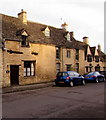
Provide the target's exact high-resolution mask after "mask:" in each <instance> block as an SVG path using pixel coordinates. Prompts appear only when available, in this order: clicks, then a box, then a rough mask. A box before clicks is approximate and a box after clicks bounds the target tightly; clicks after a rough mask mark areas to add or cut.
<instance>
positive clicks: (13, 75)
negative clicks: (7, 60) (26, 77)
mask: <svg viewBox="0 0 106 120" xmlns="http://www.w3.org/2000/svg"><path fill="white" fill-rule="evenodd" d="M10 81H11V85H19V65H10Z"/></svg>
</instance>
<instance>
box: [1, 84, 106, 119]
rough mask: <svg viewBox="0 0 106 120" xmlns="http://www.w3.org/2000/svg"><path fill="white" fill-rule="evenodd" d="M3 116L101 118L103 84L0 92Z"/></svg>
mask: <svg viewBox="0 0 106 120" xmlns="http://www.w3.org/2000/svg"><path fill="white" fill-rule="evenodd" d="M2 106H3V118H104V83H103V82H101V83H88V84H86V85H79V86H75V87H64V86H60V87H57V86H53V87H47V88H42V89H35V90H28V91H23V92H22V91H21V92H14V93H8V94H3V104H2Z"/></svg>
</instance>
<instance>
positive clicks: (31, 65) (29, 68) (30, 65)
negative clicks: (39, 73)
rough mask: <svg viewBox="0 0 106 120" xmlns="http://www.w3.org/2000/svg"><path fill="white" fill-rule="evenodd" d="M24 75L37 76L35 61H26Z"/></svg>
mask: <svg viewBox="0 0 106 120" xmlns="http://www.w3.org/2000/svg"><path fill="white" fill-rule="evenodd" d="M24 76H35V62H32V61H24Z"/></svg>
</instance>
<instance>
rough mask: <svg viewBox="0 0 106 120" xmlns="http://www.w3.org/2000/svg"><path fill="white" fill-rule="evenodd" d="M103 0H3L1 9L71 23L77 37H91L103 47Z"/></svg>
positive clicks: (38, 19) (40, 19) (92, 42)
mask: <svg viewBox="0 0 106 120" xmlns="http://www.w3.org/2000/svg"><path fill="white" fill-rule="evenodd" d="M104 2H105V1H104V0H0V5H1V6H0V13H2V14H6V15H9V16H14V17H17V14H18V13H19V12H20V11H21V9H23V10H25V11H26V12H27V19H28V20H30V21H33V22H38V23H42V24H46V25H50V26H53V27H56V28H61V24H63V23H64V22H66V23H67V24H68V31H70V32H71V31H73V32H74V37H75V39H76V40H79V41H83V39H82V38H83V37H84V36H86V37H88V38H89V44H90V46H96V47H97V46H98V44H100V45H101V48H102V51H105V50H104V49H105V47H104Z"/></svg>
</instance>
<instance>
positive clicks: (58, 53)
mask: <svg viewBox="0 0 106 120" xmlns="http://www.w3.org/2000/svg"><path fill="white" fill-rule="evenodd" d="M56 58H57V59H60V48H59V47H57V48H56Z"/></svg>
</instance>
